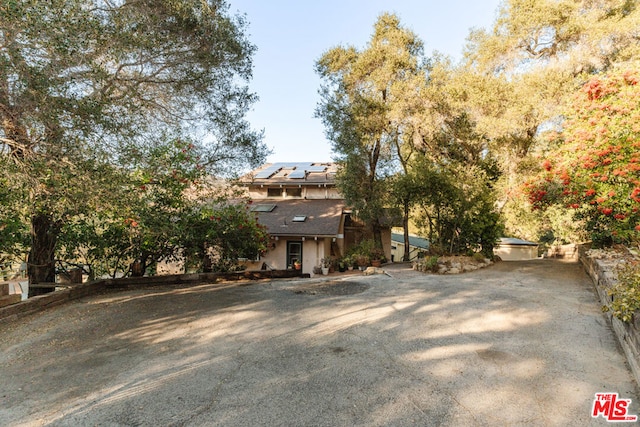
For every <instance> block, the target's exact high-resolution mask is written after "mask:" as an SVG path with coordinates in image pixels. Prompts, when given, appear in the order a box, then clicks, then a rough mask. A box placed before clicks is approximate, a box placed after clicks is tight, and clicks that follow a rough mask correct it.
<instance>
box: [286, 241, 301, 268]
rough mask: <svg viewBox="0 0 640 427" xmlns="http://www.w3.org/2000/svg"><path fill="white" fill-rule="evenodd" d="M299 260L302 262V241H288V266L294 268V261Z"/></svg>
mask: <svg viewBox="0 0 640 427" xmlns="http://www.w3.org/2000/svg"><path fill="white" fill-rule="evenodd" d="M295 260H298V261H299V262H300V263H301V264H302V242H295V241H288V242H287V267H290V268H293V263H294V261H295Z"/></svg>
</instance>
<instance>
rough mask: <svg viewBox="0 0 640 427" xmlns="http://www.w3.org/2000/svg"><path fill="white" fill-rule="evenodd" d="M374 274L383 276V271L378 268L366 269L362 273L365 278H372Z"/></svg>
mask: <svg viewBox="0 0 640 427" xmlns="http://www.w3.org/2000/svg"><path fill="white" fill-rule="evenodd" d="M374 274H384V270H383V269H381V268H378V267H367V269H366V270H365V271H364V275H365V276H372V275H374Z"/></svg>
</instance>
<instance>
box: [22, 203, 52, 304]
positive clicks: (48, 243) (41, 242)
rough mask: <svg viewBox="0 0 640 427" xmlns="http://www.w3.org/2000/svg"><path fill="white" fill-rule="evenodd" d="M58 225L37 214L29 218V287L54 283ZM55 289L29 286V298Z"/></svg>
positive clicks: (46, 216)
mask: <svg viewBox="0 0 640 427" xmlns="http://www.w3.org/2000/svg"><path fill="white" fill-rule="evenodd" d="M59 232H60V225H59V224H57V223H56V222H55V221H54V220H53V219H52V218H51V217H50V216H49V215H47V214H37V215H34V216H33V217H32V218H31V250H30V251H29V257H28V260H27V272H28V274H29V285H35V284H39V283H55V281H56V269H55V249H56V243H57V241H58V234H59ZM54 289H55V288H53V287H51V288H36V287H33V288H32V287H31V286H29V297H33V296H36V295H42V294H46V293H49V292H52V291H53V290H54Z"/></svg>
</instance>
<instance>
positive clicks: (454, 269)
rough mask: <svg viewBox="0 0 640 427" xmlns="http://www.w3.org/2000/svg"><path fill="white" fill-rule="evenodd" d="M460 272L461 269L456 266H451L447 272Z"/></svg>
mask: <svg viewBox="0 0 640 427" xmlns="http://www.w3.org/2000/svg"><path fill="white" fill-rule="evenodd" d="M458 265H459V264H458ZM458 273H460V269H459V268H456V267H451V269H450V270H449V271H447V274H458Z"/></svg>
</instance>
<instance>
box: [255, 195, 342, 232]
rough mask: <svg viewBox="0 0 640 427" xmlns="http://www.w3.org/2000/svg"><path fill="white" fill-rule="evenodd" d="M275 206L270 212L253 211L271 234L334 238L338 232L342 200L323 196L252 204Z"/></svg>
mask: <svg viewBox="0 0 640 427" xmlns="http://www.w3.org/2000/svg"><path fill="white" fill-rule="evenodd" d="M259 205H275V207H274V208H273V209H272V210H271V211H267V212H256V214H257V215H258V221H259V222H260V223H261V224H263V225H265V226H266V227H267V231H268V232H269V234H270V235H272V236H307V237H314V236H318V237H322V236H330V237H335V236H336V235H337V234H338V233H339V232H340V220H341V218H342V210H343V209H344V200H336V199H322V200H304V199H292V200H282V199H264V200H256V201H254V206H259ZM302 215H303V216H306V218H305V220H304V221H293V218H294V217H295V216H302Z"/></svg>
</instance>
